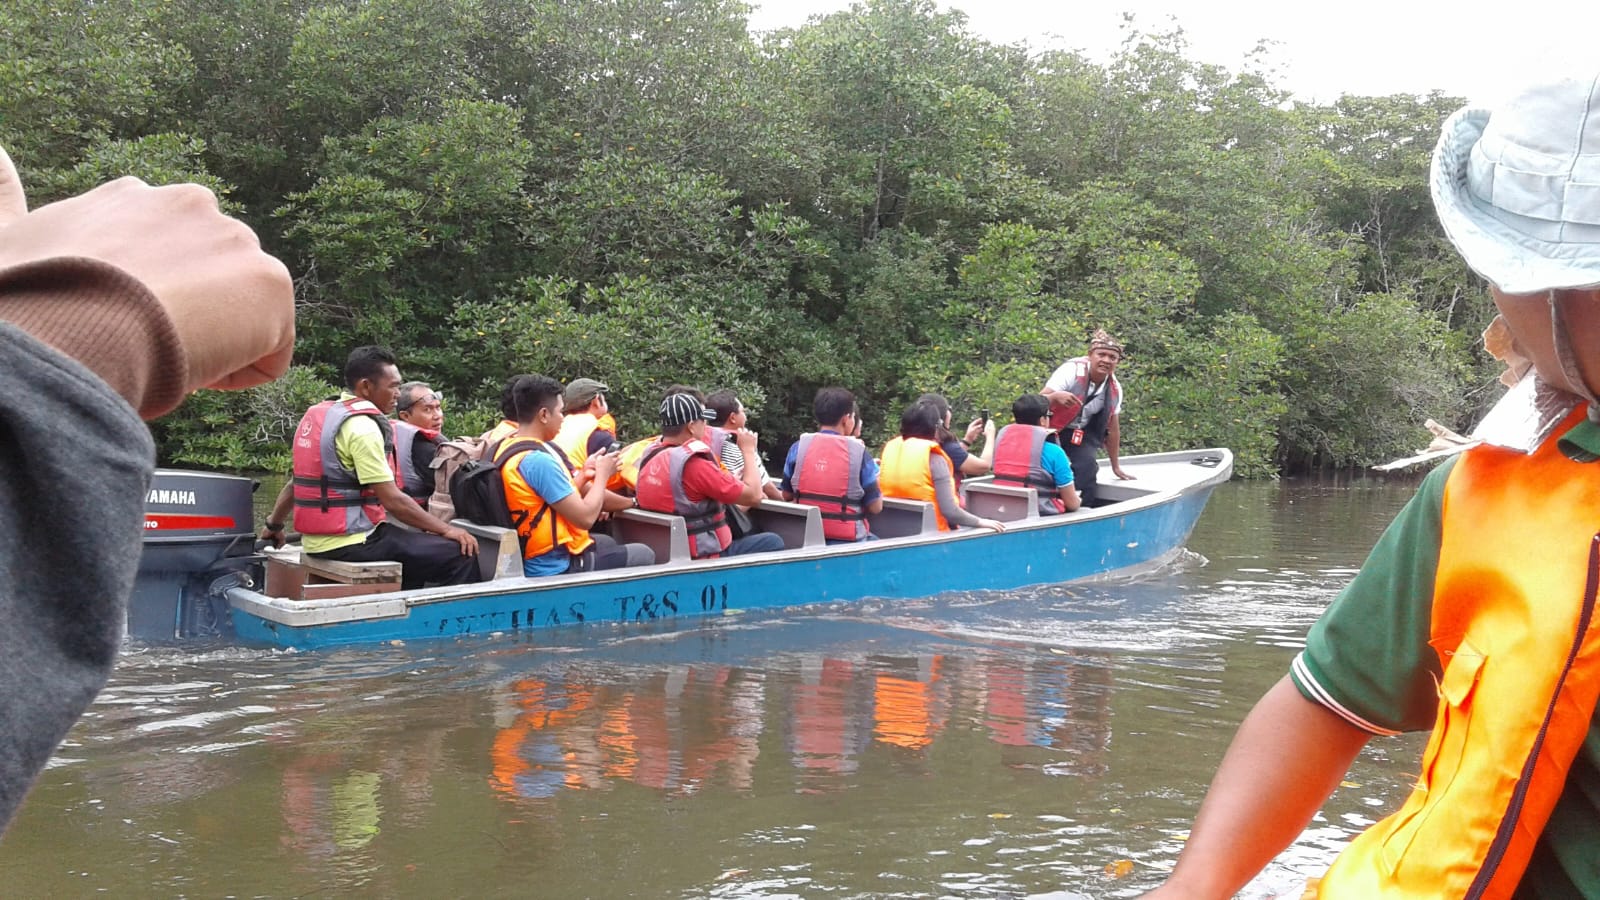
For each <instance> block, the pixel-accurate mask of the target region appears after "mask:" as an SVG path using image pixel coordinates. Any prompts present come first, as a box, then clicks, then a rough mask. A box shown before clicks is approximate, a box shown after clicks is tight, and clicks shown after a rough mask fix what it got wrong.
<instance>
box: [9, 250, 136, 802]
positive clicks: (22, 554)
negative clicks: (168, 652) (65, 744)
mask: <svg viewBox="0 0 1600 900" xmlns="http://www.w3.org/2000/svg"><path fill="white" fill-rule="evenodd" d="M78 272H79V273H80V274H81V272H82V270H81V269H80V270H78ZM12 274H14V273H12V272H0V309H3V308H5V307H6V305H7V304H8V303H9V302H10V300H11V299H12V297H13V294H12V293H11V291H10V290H8V289H7V285H8V284H9V285H15V284H16V282H15V281H14V280H13V281H8V280H7V276H9V275H12ZM61 284H62V285H63V286H64V287H63V290H61V291H60V292H59V293H58V295H57V296H56V302H57V303H58V304H61V305H63V306H69V305H73V304H74V302H75V301H74V297H73V294H72V292H71V286H73V285H78V286H83V285H84V284H85V282H82V281H74V275H73V272H72V271H70V269H69V270H64V271H63V273H62V278H61ZM99 284H100V287H101V288H102V289H105V288H106V287H107V285H108V282H104V281H102V282H100V283H99ZM29 290H31V291H33V292H34V293H33V294H32V300H33V301H34V302H43V301H44V300H45V299H46V297H47V296H48V292H47V291H46V290H45V289H44V288H43V287H42V281H41V280H40V279H38V278H36V279H35V280H34V281H33V286H32V287H31V288H29ZM108 297H109V295H108V294H103V295H101V298H102V300H104V299H107V298H108ZM79 311H81V310H79ZM24 318H25V319H26V320H27V321H30V322H32V323H34V324H40V323H44V324H42V325H41V328H42V329H43V330H44V331H46V332H49V331H50V327H51V326H50V324H49V323H57V324H59V323H65V322H70V321H72V320H73V315H72V310H69V309H62V310H59V311H57V310H47V311H45V312H44V313H43V315H42V316H40V317H35V318H31V319H29V318H27V317H24ZM137 331H138V329H133V330H132V332H137ZM52 333H53V334H55V336H56V337H58V338H59V339H60V342H61V344H65V345H71V346H80V347H82V346H90V345H92V344H93V341H90V342H89V343H87V344H79V343H76V342H75V339H74V338H73V337H72V336H71V335H66V334H60V333H58V332H52ZM107 336H109V332H108V333H107ZM143 338H144V335H143V334H142V333H129V334H127V335H126V336H125V337H124V338H123V342H124V343H128V344H132V343H135V342H138V341H140V340H142V339H143ZM146 352H155V351H151V350H149V348H146V347H142V346H141V347H135V348H125V349H124V350H123V352H122V354H121V355H122V356H123V357H124V360H125V361H126V360H130V359H133V358H137V357H140V356H142V355H144V354H145V353H146ZM91 361H93V360H91ZM98 362H99V364H100V365H101V366H102V368H101V371H107V372H108V373H110V374H113V375H115V374H117V372H121V373H123V374H127V373H129V372H131V369H121V368H118V367H116V366H111V367H106V366H105V363H106V361H105V360H100V361H98ZM138 382H139V379H138V378H132V379H131V380H127V381H124V383H123V387H124V389H128V390H131V391H132V392H133V393H134V394H135V395H139V394H141V393H147V392H148V391H149V390H150V387H149V385H148V384H146V385H145V386H144V387H138V386H137V383H138ZM0 392H3V393H4V395H5V396H6V398H7V415H6V416H4V417H0V621H3V622H4V623H5V627H4V628H0V722H3V723H4V727H3V728H0V828H3V827H4V823H5V822H7V821H8V820H9V819H10V818H11V816H12V814H13V813H14V812H15V811H16V809H17V806H18V805H19V804H20V803H21V801H22V798H23V795H24V794H25V793H26V792H27V790H28V787H29V785H30V784H32V782H33V779H34V776H35V775H37V774H38V772H39V771H40V770H41V769H42V768H43V767H44V765H45V763H46V762H47V761H48V760H49V758H50V754H51V753H53V752H54V751H55V748H56V746H57V745H58V744H59V743H60V741H61V739H62V738H63V737H64V736H65V735H66V733H67V730H68V729H69V728H70V727H71V726H72V723H73V722H74V721H76V720H77V718H78V716H79V715H81V714H82V713H83V711H84V709H85V708H86V707H87V706H88V705H89V703H90V702H91V701H92V700H93V699H94V697H95V695H96V694H97V693H98V692H99V690H100V688H101V687H103V686H104V685H105V682H106V678H107V677H108V676H109V674H110V672H111V667H112V663H113V662H114V660H115V658H116V653H117V648H118V646H119V645H120V643H121V641H122V634H123V630H124V623H125V621H126V604H127V599H128V595H129V594H130V593H131V592H132V590H133V581H134V575H135V572H136V570H137V567H138V561H139V552H140V544H141V536H142V534H143V527H142V526H143V522H144V497H145V492H146V491H147V490H148V488H149V484H150V477H151V473H152V471H153V469H154V465H155V447H154V444H153V442H152V441H151V438H150V432H149V431H148V430H147V429H146V428H145V426H144V423H143V422H141V421H140V420H139V417H138V415H137V414H136V413H135V412H134V409H133V407H132V406H130V405H129V403H128V402H126V400H125V399H124V397H120V396H118V393H117V392H115V391H113V390H112V389H111V387H110V386H108V384H107V382H106V381H105V380H103V379H102V378H101V377H99V376H98V375H97V374H96V373H95V372H92V371H90V369H89V368H87V367H86V366H85V365H84V364H81V363H79V362H77V361H75V360H73V359H70V358H68V357H67V356H65V355H63V354H62V353H61V352H59V351H58V349H56V347H55V346H52V345H51V344H50V343H49V342H47V341H45V340H42V339H40V338H38V337H35V336H34V335H32V334H29V333H28V331H26V330H24V329H22V328H19V327H18V326H17V325H16V324H12V323H8V322H4V321H0ZM128 399H133V398H132V397H129V398H128Z"/></svg>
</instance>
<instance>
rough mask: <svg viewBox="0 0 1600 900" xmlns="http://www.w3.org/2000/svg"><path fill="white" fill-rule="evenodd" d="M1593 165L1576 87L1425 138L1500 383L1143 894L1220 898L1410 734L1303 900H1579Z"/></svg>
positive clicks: (1595, 84) (1598, 117)
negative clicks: (1165, 875)
mask: <svg viewBox="0 0 1600 900" xmlns="http://www.w3.org/2000/svg"><path fill="white" fill-rule="evenodd" d="M1596 160H1600V74H1594V73H1591V74H1589V75H1586V76H1584V77H1582V78H1567V79H1562V80H1556V81H1549V82H1545V83H1542V84H1538V85H1536V86H1533V87H1530V88H1527V89H1525V90H1523V91H1522V92H1521V93H1520V94H1518V95H1516V96H1515V97H1514V98H1513V99H1512V100H1510V101H1509V102H1508V103H1507V104H1506V105H1505V106H1503V107H1502V108H1500V109H1498V110H1496V111H1495V112H1493V113H1492V114H1491V113H1489V112H1487V111H1485V110H1481V109H1465V110H1462V111H1460V112H1458V113H1456V114H1455V115H1454V116H1452V117H1451V118H1450V119H1449V120H1447V121H1446V122H1445V125H1444V129H1443V135H1442V137H1441V138H1440V140H1439V144H1438V147H1437V148H1436V149H1435V151H1434V156H1433V166H1432V173H1431V188H1432V193H1433V201H1434V207H1435V209H1436V210H1437V212H1438V215H1439V219H1440V221H1441V222H1442V223H1443V225H1444V229H1445V232H1446V234H1447V235H1448V236H1449V238H1450V240H1451V242H1452V243H1453V244H1454V245H1455V247H1456V249H1457V250H1458V251H1459V252H1460V253H1461V255H1462V257H1463V259H1465V261H1466V262H1467V263H1468V265H1470V266H1471V267H1472V268H1473V269H1474V270H1475V271H1476V272H1478V273H1479V274H1480V275H1482V276H1483V277H1484V278H1486V279H1488V281H1489V282H1490V289H1491V293H1492V294H1493V296H1494V300H1495V305H1496V306H1497V307H1498V309H1499V311H1500V318H1499V319H1498V320H1496V323H1495V324H1494V325H1492V326H1491V327H1490V329H1489V331H1488V332H1486V334H1485V338H1486V340H1487V342H1488V344H1489V347H1490V349H1491V352H1494V351H1498V352H1497V354H1496V355H1500V356H1502V358H1504V359H1506V361H1507V362H1508V364H1510V366H1511V372H1510V373H1509V374H1511V375H1512V376H1513V377H1519V378H1520V379H1521V380H1520V381H1519V382H1518V385H1517V387H1516V388H1514V389H1513V390H1512V392H1511V393H1510V394H1508V395H1507V396H1506V398H1505V399H1503V400H1502V401H1501V403H1500V405H1499V406H1497V407H1496V408H1495V410H1494V411H1493V412H1491V413H1490V415H1489V417H1488V419H1486V420H1485V423H1484V424H1483V425H1482V426H1480V427H1479V432H1478V433H1479V435H1480V436H1482V437H1484V443H1481V444H1478V445H1477V446H1474V447H1473V448H1472V449H1468V450H1467V451H1465V452H1464V453H1462V454H1461V455H1459V456H1457V457H1455V458H1453V459H1452V460H1451V461H1450V462H1449V463H1448V464H1446V465H1444V466H1441V467H1440V468H1438V469H1436V470H1435V471H1434V472H1432V473H1430V474H1429V476H1428V478H1427V480H1426V481H1425V482H1424V483H1423V485H1422V487H1421V489H1420V490H1419V492H1418V494H1417V496H1416V497H1415V498H1414V499H1413V500H1412V501H1411V503H1410V504H1409V505H1408V506H1407V507H1406V508H1405V509H1404V510H1403V511H1402V512H1401V513H1400V515H1399V516H1398V517H1397V518H1396V519H1395V521H1394V523H1393V524H1392V525H1390V526H1389V529H1388V530H1387V531H1386V532H1384V535H1383V537H1382V538H1380V539H1379V542H1378V545H1377V547H1376V548H1375V549H1374V550H1373V552H1372V555H1371V557H1369V558H1368V560H1367V562H1366V563H1365V565H1363V566H1362V569H1361V571H1360V573H1358V574H1357V576H1356V578H1355V579H1354V581H1352V582H1351V583H1350V585H1349V586H1348V587H1346V588H1345V590H1344V591H1343V592H1342V593H1341V594H1340V595H1339V597H1338V598H1337V599H1336V600H1335V601H1334V603H1333V604H1332V605H1331V606H1330V607H1329V608H1328V610H1327V612H1326V613H1324V615H1323V617H1322V618H1321V619H1320V620H1319V621H1318V622H1317V623H1316V624H1315V625H1314V626H1312V629H1311V632H1310V634H1309V635H1308V636H1307V638H1306V647H1305V650H1303V651H1302V652H1301V653H1300V654H1299V655H1298V656H1297V657H1296V658H1295V659H1294V662H1293V664H1292V666H1291V667H1290V671H1289V674H1288V675H1287V676H1286V677H1285V678H1283V679H1282V680H1281V681H1279V682H1278V684H1277V685H1276V686H1274V687H1273V688H1272V689H1271V690H1269V691H1268V692H1267V695H1266V696H1265V697H1263V698H1262V700H1261V701H1260V702H1259V703H1258V704H1257V705H1256V707H1255V709H1253V710H1252V711H1251V712H1250V714H1249V716H1248V717H1247V718H1246V719H1245V721H1244V724H1243V725H1242V726H1241V727H1240V729H1239V733H1238V735H1237V736H1236V737H1235V738H1234V740H1233V744H1232V746H1231V747H1229V749H1228V752H1227V755H1226V757H1225V758H1224V759H1223V761H1222V765H1221V767H1220V769H1219V770H1218V772H1217V775H1216V778H1215V780H1214V781H1213V782H1212V784H1211V789H1210V792H1209V793H1208V794H1207V796H1206V799H1205V802H1204V803H1203V804H1202V805H1201V807H1200V813H1199V816H1198V817H1197V818H1196V820H1195V824H1194V829H1193V833H1192V836H1191V837H1190V839H1189V841H1188V843H1187V844H1186V846H1185V847H1184V850H1183V853H1182V855H1181V856H1180V857H1179V859H1178V863H1177V867H1176V868H1175V869H1174V871H1173V873H1172V876H1171V879H1170V880H1169V881H1168V882H1167V883H1166V884H1165V885H1164V886H1162V887H1161V888H1159V889H1157V890H1156V891H1155V892H1154V893H1153V894H1152V895H1151V896H1154V897H1215V898H1222V897H1230V896H1232V895H1233V893H1234V892H1235V891H1237V890H1238V889H1239V888H1241V887H1243V886H1244V885H1245V884H1246V883H1247V882H1248V881H1249V879H1250V878H1251V877H1252V876H1253V875H1254V874H1255V873H1256V872H1257V871H1259V870H1260V869H1261V868H1262V867H1263V866H1264V865H1265V864H1266V863H1267V862H1269V861H1270V860H1271V859H1272V858H1273V856H1274V855H1276V854H1277V853H1278V852H1279V851H1280V850H1282V849H1283V848H1284V847H1286V846H1287V845H1288V844H1289V843H1290V842H1291V841H1292V840H1294V838H1295V837H1296V836H1297V835H1298V834H1299V833H1300V831H1301V830H1302V829H1303V828H1304V827H1305V825H1306V824H1307V822H1308V821H1309V820H1310V819H1311V817H1312V815H1313V814H1315V813H1316V811H1317V809H1318V808H1319V807H1320V806H1321V805H1322V803H1323V802H1324V801H1325V800H1326V799H1327V797H1328V796H1329V795H1330V794H1331V793H1332V792H1333V790H1334V788H1335V787H1337V786H1338V784H1339V782H1340V779H1341V777H1342V775H1343V773H1344V771H1345V769H1346V767H1347V766H1348V765H1349V764H1350V762H1351V761H1352V760H1353V759H1354V758H1355V755H1356V753H1357V752H1358V751H1359V750H1360V749H1361V748H1362V746H1363V745H1365V744H1366V742H1367V740H1368V739H1369V738H1371V737H1372V736H1374V735H1387V734H1394V733H1396V732H1399V731H1413V730H1424V729H1431V730H1432V735H1431V737H1430V739H1429V741H1428V746H1427V749H1426V751H1425V752H1424V756H1423V759H1422V762H1421V765H1420V768H1419V770H1418V771H1420V773H1421V775H1420V777H1419V780H1418V783H1417V787H1416V789H1415V790H1414V791H1413V792H1412V794H1411V796H1410V797H1409V798H1408V799H1407V800H1406V801H1405V804H1404V805H1403V806H1402V807H1401V808H1400V809H1399V810H1398V811H1397V812H1396V813H1394V814H1393V815H1391V816H1389V817H1388V818H1386V819H1384V820H1382V821H1380V822H1378V823H1377V824H1375V825H1373V826H1371V827H1370V828H1368V829H1367V830H1366V831H1365V832H1363V833H1362V834H1360V835H1359V836H1357V837H1356V838H1355V840H1354V841H1352V842H1351V844H1350V845H1349V846H1348V847H1347V848H1346V849H1345V850H1344V852H1343V853H1341V854H1340V855H1339V857H1338V858H1337V859H1335V860H1334V862H1333V864H1332V866H1331V868H1329V869H1328V871H1327V872H1326V874H1324V875H1323V876H1322V877H1321V878H1320V879H1318V880H1315V881H1314V882H1313V883H1312V884H1311V885H1310V889H1309V891H1308V894H1310V895H1313V896H1322V897H1355V898H1371V897H1380V898H1381V897H1487V898H1496V897H1513V896H1515V897H1518V898H1524V897H1579V896H1583V897H1597V896H1600V730H1597V729H1596V727H1595V720H1594V712H1595V703H1596V697H1597V695H1600V622H1597V621H1596V615H1595V613H1596V609H1595V606H1596V593H1597V590H1600V535H1597V534H1596V531H1597V529H1600V517H1597V516H1596V511H1597V510H1600V399H1597V397H1596V391H1597V389H1600V191H1597V190H1596V189H1595V188H1594V187H1593V185H1594V183H1595V182H1596V181H1600V179H1597V178H1596V177H1595V168H1596ZM1530 367H1531V371H1530ZM1525 373H1526V374H1525ZM1506 414H1509V418H1508V416H1507V415H1506ZM1508 421H1510V422H1514V423H1515V427H1512V428H1506V427H1502V426H1503V424H1504V423H1505V422H1508Z"/></svg>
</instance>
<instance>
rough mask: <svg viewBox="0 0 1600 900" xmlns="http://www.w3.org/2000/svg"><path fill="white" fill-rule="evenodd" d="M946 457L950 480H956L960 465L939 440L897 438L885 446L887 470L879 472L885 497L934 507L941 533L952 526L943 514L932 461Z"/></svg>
mask: <svg viewBox="0 0 1600 900" xmlns="http://www.w3.org/2000/svg"><path fill="white" fill-rule="evenodd" d="M935 456H939V457H943V458H944V463H945V465H947V466H949V467H950V477H951V478H954V477H955V471H956V466H955V463H953V462H951V461H950V455H949V454H947V453H945V452H944V448H943V447H940V446H939V444H938V442H937V441H930V440H928V439H927V438H904V437H897V438H894V439H892V440H890V441H889V443H887V444H884V445H883V460H882V462H881V465H882V467H883V470H882V471H881V472H879V473H878V488H879V489H880V490H882V491H883V495H884V496H885V497H900V498H903V499H906V500H926V501H928V502H929V503H932V504H933V517H934V519H935V520H936V521H937V522H938V523H939V530H940V531H949V530H950V523H949V522H947V521H945V518H944V515H943V514H942V513H940V512H939V501H938V498H937V496H936V495H935V493H934V490H933V470H932V469H930V468H929V467H928V460H930V459H932V458H933V457H935Z"/></svg>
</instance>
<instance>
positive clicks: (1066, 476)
mask: <svg viewBox="0 0 1600 900" xmlns="http://www.w3.org/2000/svg"><path fill="white" fill-rule="evenodd" d="M1039 468H1041V469H1043V470H1045V471H1046V472H1049V473H1050V477H1051V478H1054V479H1055V480H1056V488H1057V489H1060V488H1064V487H1066V486H1067V485H1069V484H1071V483H1072V463H1071V462H1069V461H1068V460H1067V451H1065V450H1063V449H1061V445H1060V444H1057V443H1054V442H1053V441H1045V442H1044V447H1043V448H1041V449H1040V451H1039Z"/></svg>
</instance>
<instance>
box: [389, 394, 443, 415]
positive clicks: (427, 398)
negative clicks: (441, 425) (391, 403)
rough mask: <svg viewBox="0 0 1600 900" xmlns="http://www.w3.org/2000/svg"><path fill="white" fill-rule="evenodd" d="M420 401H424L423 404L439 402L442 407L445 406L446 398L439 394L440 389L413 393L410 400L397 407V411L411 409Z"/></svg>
mask: <svg viewBox="0 0 1600 900" xmlns="http://www.w3.org/2000/svg"><path fill="white" fill-rule="evenodd" d="M418 403H422V404H428V403H437V404H438V405H439V408H440V409H443V408H444V398H443V397H441V396H439V392H438V391H429V392H427V393H426V394H413V395H412V396H411V400H410V401H409V402H407V403H403V404H401V405H399V406H397V407H395V412H405V411H406V410H408V409H410V408H411V407H413V406H416V405H417V404H418Z"/></svg>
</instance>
